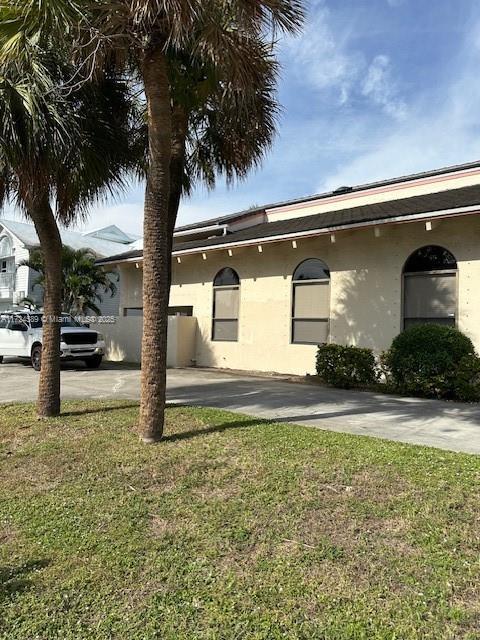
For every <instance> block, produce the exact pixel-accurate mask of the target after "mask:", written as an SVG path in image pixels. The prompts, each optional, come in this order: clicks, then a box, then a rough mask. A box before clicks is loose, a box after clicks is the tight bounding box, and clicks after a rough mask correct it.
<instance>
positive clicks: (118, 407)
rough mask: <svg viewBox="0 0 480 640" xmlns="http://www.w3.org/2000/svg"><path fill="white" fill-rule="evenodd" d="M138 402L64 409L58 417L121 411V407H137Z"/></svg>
mask: <svg viewBox="0 0 480 640" xmlns="http://www.w3.org/2000/svg"><path fill="white" fill-rule="evenodd" d="M138 407H139V403H138V402H132V403H131V404H118V405H109V406H106V407H100V408H98V407H97V408H91V407H88V408H85V409H72V410H71V411H65V412H62V413H61V414H60V416H59V417H60V418H71V417H73V416H86V415H89V414H92V413H108V412H109V411H122V410H123V409H138Z"/></svg>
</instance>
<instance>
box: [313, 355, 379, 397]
mask: <svg viewBox="0 0 480 640" xmlns="http://www.w3.org/2000/svg"><path fill="white" fill-rule="evenodd" d="M317 374H318V376H319V377H320V378H321V380H322V381H323V382H326V383H327V384H331V385H333V386H334V387H340V388H342V389H350V388H351V387H358V386H367V385H369V384H372V383H374V382H375V381H376V379H377V374H376V370H375V357H374V355H373V352H372V350H371V349H361V348H360V347H343V346H342V345H339V344H322V345H320V346H319V347H318V352H317Z"/></svg>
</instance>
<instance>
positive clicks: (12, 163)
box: [0, 30, 135, 416]
mask: <svg viewBox="0 0 480 640" xmlns="http://www.w3.org/2000/svg"><path fill="white" fill-rule="evenodd" d="M7 31H8V30H7ZM7 35H8V33H7ZM21 36H22V37H17V38H16V40H15V41H16V42H18V41H21V51H20V52H12V51H10V49H9V47H10V41H9V40H8V38H6V37H5V34H4V33H3V32H2V31H1V30H0V46H1V47H2V49H1V56H0V176H1V177H0V198H1V199H2V200H4V199H6V198H9V199H11V200H14V201H15V202H16V203H17V205H19V206H20V208H21V209H22V211H23V212H24V214H25V215H26V216H28V217H29V218H30V219H31V220H32V221H33V223H34V225H35V229H36V231H37V235H38V237H39V240H40V244H41V247H42V250H43V255H44V258H45V260H44V273H45V281H44V328H43V350H42V370H41V374H40V380H39V391H38V401H37V411H38V413H39V415H40V416H52V415H58V413H59V412H60V358H59V348H58V345H59V342H60V323H59V322H58V321H57V318H58V317H59V315H60V312H61V292H62V269H61V259H62V243H61V238H60V233H59V229H58V224H57V221H59V222H62V223H64V224H68V223H70V222H71V221H72V220H73V219H75V217H76V216H78V215H82V214H84V213H85V211H86V206H87V205H88V203H90V202H91V201H92V200H94V199H95V198H97V197H99V196H100V195H101V194H102V193H103V192H104V191H106V190H109V189H110V190H112V189H115V188H117V187H122V185H123V176H124V175H126V173H127V172H128V171H130V170H131V169H132V167H133V165H134V161H135V155H134V154H133V153H132V149H131V137H130V128H131V122H132V121H131V118H130V109H131V103H130V100H129V99H127V93H128V87H127V86H126V85H125V84H124V83H121V82H118V81H117V80H115V79H114V78H112V77H108V76H106V77H104V78H103V79H102V81H101V82H100V83H92V82H90V83H82V84H81V85H79V86H78V87H76V88H75V89H70V90H69V91H65V90H63V89H62V87H64V85H65V82H66V80H67V79H69V78H71V77H72V74H73V69H72V67H71V65H70V64H67V63H66V62H65V59H64V58H63V57H62V52H61V50H60V49H59V48H58V47H56V46H54V45H53V44H52V43H51V42H50V41H49V40H48V38H46V39H45V38H44V39H43V40H42V38H40V37H37V36H35V37H28V35H27V34H25V33H21ZM133 139H135V136H133Z"/></svg>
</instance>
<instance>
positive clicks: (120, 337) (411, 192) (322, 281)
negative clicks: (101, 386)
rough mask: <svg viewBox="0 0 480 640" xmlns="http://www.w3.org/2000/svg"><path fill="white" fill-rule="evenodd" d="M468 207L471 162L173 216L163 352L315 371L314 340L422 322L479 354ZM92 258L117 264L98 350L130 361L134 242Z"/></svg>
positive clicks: (473, 177)
mask: <svg viewBox="0 0 480 640" xmlns="http://www.w3.org/2000/svg"><path fill="white" fill-rule="evenodd" d="M479 214H480V162H475V163H471V164H466V165H461V166H455V167H448V168H444V169H440V170H435V171H430V172H425V173H422V174H416V175H411V176H404V177H401V178H397V179H391V180H385V181H382V182H376V183H372V184H366V185H360V186H356V187H342V188H340V189H338V190H336V191H333V192H330V193H325V194H321V195H316V196H312V197H309V198H302V199H299V200H295V201H291V202H285V203H280V204H275V205H272V206H266V207H260V208H257V209H254V210H249V211H243V212H240V213H236V214H233V215H228V216H223V217H218V218H215V219H210V220H207V221H205V222H203V223H197V224H191V225H187V226H184V227H180V228H178V229H177V230H176V233H175V246H174V253H173V284H172V290H171V298H170V307H171V308H170V313H171V316H172V321H171V332H170V331H169V351H171V353H170V355H169V359H170V362H171V363H174V364H181V365H191V364H197V365H198V366H209V367H225V368H231V369H244V370H261V371H276V372H285V373H293V374H305V373H313V372H314V370H315V353H316V345H317V344H318V343H320V342H334V343H340V344H351V345H359V346H365V347H372V348H373V349H374V350H375V351H377V352H379V351H381V350H383V349H386V348H387V347H389V345H390V344H391V341H392V339H393V338H394V337H395V336H396V335H397V334H398V333H399V332H400V331H402V329H403V328H404V327H405V326H409V325H411V324H413V323H416V322H425V321H427V322H439V323H443V324H451V325H456V326H457V327H458V328H459V329H461V330H462V331H464V332H465V333H466V334H467V335H468V336H470V338H471V339H472V340H473V342H474V343H475V345H476V347H477V350H478V351H480V215H479ZM102 262H103V263H104V264H109V265H112V264H115V265H117V266H118V268H119V269H120V271H121V274H122V277H121V282H122V288H121V292H120V317H119V319H118V322H117V323H116V325H114V326H111V327H109V329H108V331H109V332H110V356H111V357H112V358H115V359H126V360H138V359H139V357H140V337H141V321H142V250H141V249H138V250H135V251H129V252H127V253H124V254H120V255H118V256H113V257H111V258H108V259H105V260H103V261H102ZM175 318H176V319H175Z"/></svg>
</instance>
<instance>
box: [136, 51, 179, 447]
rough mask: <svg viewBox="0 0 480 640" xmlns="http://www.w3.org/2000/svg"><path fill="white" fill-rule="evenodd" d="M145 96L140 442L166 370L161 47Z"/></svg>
mask: <svg viewBox="0 0 480 640" xmlns="http://www.w3.org/2000/svg"><path fill="white" fill-rule="evenodd" d="M142 75H143V82H144V88H145V94H146V97H147V114H148V139H149V167H148V175H147V185H146V190H145V210H144V223H143V224H144V226H143V235H144V242H143V337H142V383H141V401H140V432H141V435H142V439H143V440H144V441H145V442H157V441H159V440H160V439H161V437H162V435H163V426H164V416H165V395H166V373H167V327H168V298H169V287H168V285H169V272H170V260H171V253H170V250H169V249H170V243H169V239H168V238H169V216H168V213H169V197H170V157H171V144H172V141H171V128H172V124H171V105H170V87H169V81H168V66H167V60H166V58H165V55H164V53H163V50H162V48H160V47H152V48H151V49H149V50H147V51H146V53H145V57H144V60H143V65H142Z"/></svg>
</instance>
